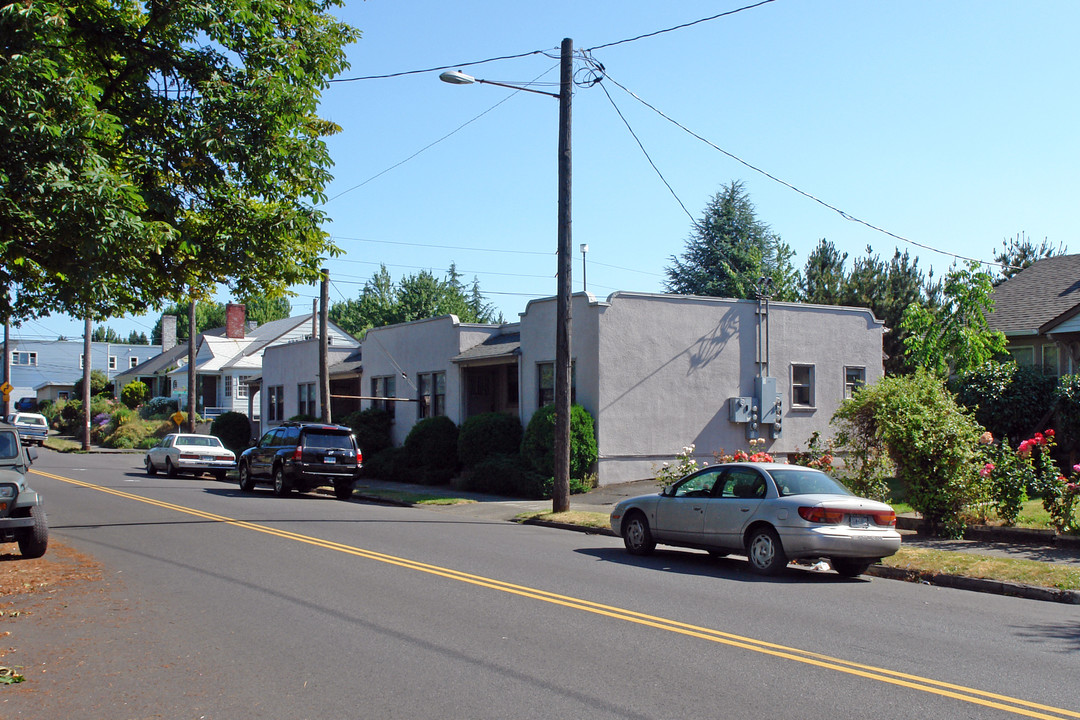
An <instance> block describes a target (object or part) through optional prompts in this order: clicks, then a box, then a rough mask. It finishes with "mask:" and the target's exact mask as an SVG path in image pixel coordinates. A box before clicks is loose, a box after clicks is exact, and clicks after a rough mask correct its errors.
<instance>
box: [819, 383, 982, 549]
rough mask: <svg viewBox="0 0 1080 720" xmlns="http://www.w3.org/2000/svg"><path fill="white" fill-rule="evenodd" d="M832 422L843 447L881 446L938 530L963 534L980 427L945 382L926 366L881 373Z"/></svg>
mask: <svg viewBox="0 0 1080 720" xmlns="http://www.w3.org/2000/svg"><path fill="white" fill-rule="evenodd" d="M833 420H834V421H836V422H838V424H840V426H841V432H840V434H839V440H840V441H841V442H842V443H843V445H844V446H845V447H854V448H855V449H856V450H859V449H865V448H868V447H879V446H884V449H885V451H886V452H887V453H888V456H889V459H891V460H892V463H893V465H895V467H896V476H897V478H898V479H899V480H900V481H901V482H903V483H904V484H905V485H906V487H907V488H908V501H909V502H910V503H911V506H912V507H913V508H914V509H915V510H916V511H917V512H920V513H922V515H923V517H924V518H925V519H926V520H927V522H928V523H929V525H930V527H931V529H932V530H933V531H935V532H937V531H942V530H943V531H944V533H945V534H946V535H951V536H958V535H959V534H962V533H963V529H964V524H963V519H962V512H963V510H964V507H965V505H966V504H967V503H968V502H969V501H970V500H972V499H974V497H975V496H976V495H977V494H978V493H979V492H980V482H979V480H980V478H979V475H978V472H977V470H978V466H977V461H978V458H977V455H976V450H975V448H976V446H977V443H978V440H979V436H980V435H981V434H982V432H983V428H982V427H980V426H979V424H978V423H977V422H975V419H974V418H973V417H972V416H971V414H970V413H969V412H968V411H966V410H964V409H963V408H962V407H960V406H959V405H958V404H957V403H956V400H955V399H954V397H953V396H952V394H951V393H950V392H949V391H948V390H947V389H946V388H945V386H944V384H943V383H942V381H941V380H939V379H937V378H936V377H934V376H933V375H931V374H930V373H928V372H926V371H925V370H923V369H919V370H917V371H916V372H915V374H914V375H908V376H903V377H887V378H884V379H882V380H880V381H879V382H877V383H875V384H874V385H870V386H867V387H865V388H863V389H862V390H860V391H859V392H858V393H857V394H856V395H855V397H854V398H852V399H850V400H845V401H844V403H843V404H842V405H841V406H840V409H839V410H837V412H836V415H835V416H834V417H833Z"/></svg>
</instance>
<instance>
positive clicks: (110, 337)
mask: <svg viewBox="0 0 1080 720" xmlns="http://www.w3.org/2000/svg"><path fill="white" fill-rule="evenodd" d="M90 341H91V342H106V343H114V344H115V343H119V342H122V341H121V340H120V333H118V332H116V331H115V330H113V329H112V328H111V327H108V326H101V325H98V326H97V327H96V328H94V329H93V331H92V332H91V333H90Z"/></svg>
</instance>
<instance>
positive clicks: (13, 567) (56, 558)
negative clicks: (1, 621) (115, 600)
mask: <svg viewBox="0 0 1080 720" xmlns="http://www.w3.org/2000/svg"><path fill="white" fill-rule="evenodd" d="M12 547H14V546H12ZM100 579H101V563H99V562H98V561H97V560H95V559H93V558H92V557H90V556H89V555H86V554H84V553H81V552H79V551H78V550H75V549H74V548H71V547H68V546H67V545H64V544H63V543H58V542H56V541H55V540H53V541H51V542H50V543H49V550H48V552H46V553H45V555H44V556H42V557H40V558H36V559H33V560H27V559H25V558H23V556H22V555H20V554H19V553H18V551H17V550H16V551H15V552H10V553H4V554H0V610H4V609H6V608H10V607H12V606H14V605H17V604H18V603H19V602H20V601H25V600H31V599H33V598H35V596H41V595H42V594H45V595H49V594H54V593H56V592H57V591H58V590H60V589H62V588H73V586H78V585H81V584H84V583H92V582H95V581H97V580H100Z"/></svg>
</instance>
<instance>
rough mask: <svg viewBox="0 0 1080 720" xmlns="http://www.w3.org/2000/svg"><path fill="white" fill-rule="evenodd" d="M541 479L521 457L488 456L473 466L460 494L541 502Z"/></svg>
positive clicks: (542, 481) (542, 478)
mask: <svg viewBox="0 0 1080 720" xmlns="http://www.w3.org/2000/svg"><path fill="white" fill-rule="evenodd" d="M543 485H544V476H543V475H540V474H539V473H535V472H533V471H532V470H530V469H529V468H528V466H527V465H526V464H525V463H524V462H522V460H521V456H520V455H509V454H497V455H491V456H489V457H487V458H485V459H483V460H481V461H480V462H478V463H477V464H476V466H475V467H473V469H472V471H471V472H469V473H468V474H467V475H466V476H465V478H464V480H463V482H462V484H461V489H462V490H470V491H472V492H481V493H488V494H490V495H503V496H508V497H522V498H540V497H541V496H542V491H543Z"/></svg>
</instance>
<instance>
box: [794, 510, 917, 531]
mask: <svg viewBox="0 0 1080 720" xmlns="http://www.w3.org/2000/svg"><path fill="white" fill-rule="evenodd" d="M848 515H859V516H861V517H863V518H867V517H869V518H872V519H873V521H874V524H875V525H881V526H884V527H892V526H894V525H896V513H895V512H894V511H892V510H839V509H836V508H827V507H801V508H799V517H801V518H802V519H803V520H805V521H807V522H812V523H820V524H822V525H839V524H840V523H842V522H844V520H845V518H846V517H847V516H848ZM864 524H865V521H864Z"/></svg>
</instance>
